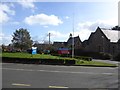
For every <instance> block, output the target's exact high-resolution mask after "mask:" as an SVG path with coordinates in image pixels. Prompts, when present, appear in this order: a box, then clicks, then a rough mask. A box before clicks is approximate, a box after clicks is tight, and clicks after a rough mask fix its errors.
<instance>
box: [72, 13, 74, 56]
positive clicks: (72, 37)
mask: <svg viewBox="0 0 120 90" xmlns="http://www.w3.org/2000/svg"><path fill="white" fill-rule="evenodd" d="M72 58H74V13H73V35H72Z"/></svg>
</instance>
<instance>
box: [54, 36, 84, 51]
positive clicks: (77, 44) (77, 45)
mask: <svg viewBox="0 0 120 90" xmlns="http://www.w3.org/2000/svg"><path fill="white" fill-rule="evenodd" d="M73 39H74V48H75V49H80V48H82V42H81V40H80V37H79V36H77V37H74V38H73V37H69V39H68V40H67V42H54V43H53V47H54V48H55V49H56V50H57V49H58V48H69V49H71V48H72V42H73Z"/></svg>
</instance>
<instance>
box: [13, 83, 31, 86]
mask: <svg viewBox="0 0 120 90" xmlns="http://www.w3.org/2000/svg"><path fill="white" fill-rule="evenodd" d="M12 85H13V86H26V87H30V86H31V85H30V84H20V83H12Z"/></svg>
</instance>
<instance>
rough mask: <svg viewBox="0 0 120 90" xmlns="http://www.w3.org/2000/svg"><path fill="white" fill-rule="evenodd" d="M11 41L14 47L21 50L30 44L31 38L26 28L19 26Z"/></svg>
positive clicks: (29, 46)
mask: <svg viewBox="0 0 120 90" xmlns="http://www.w3.org/2000/svg"><path fill="white" fill-rule="evenodd" d="M12 43H13V45H14V48H17V49H19V50H21V51H23V50H27V49H28V48H31V46H32V40H31V37H30V34H29V32H28V31H27V29H23V28H20V29H19V30H16V31H15V32H14V33H13V39H12Z"/></svg>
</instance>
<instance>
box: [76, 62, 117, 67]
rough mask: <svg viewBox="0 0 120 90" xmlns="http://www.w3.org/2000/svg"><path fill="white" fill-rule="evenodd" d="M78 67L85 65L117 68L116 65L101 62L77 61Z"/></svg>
mask: <svg viewBox="0 0 120 90" xmlns="http://www.w3.org/2000/svg"><path fill="white" fill-rule="evenodd" d="M76 65H83V66H84V65H85V66H111V67H116V66H117V65H116V64H110V63H105V62H99V61H83V60H77V61H76Z"/></svg>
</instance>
